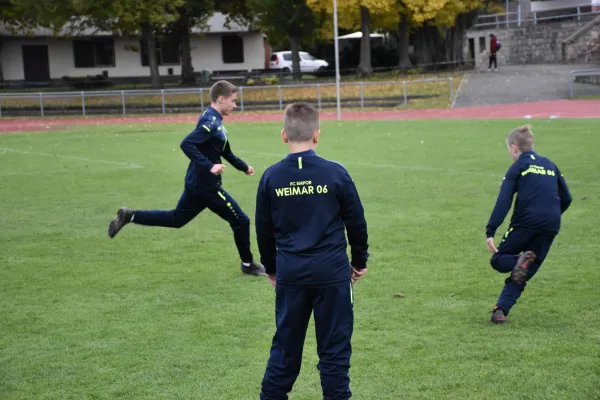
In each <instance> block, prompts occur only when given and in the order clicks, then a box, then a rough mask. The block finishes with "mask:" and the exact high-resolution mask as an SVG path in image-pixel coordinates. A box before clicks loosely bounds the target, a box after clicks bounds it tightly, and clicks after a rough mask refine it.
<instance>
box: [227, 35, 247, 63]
mask: <svg viewBox="0 0 600 400" xmlns="http://www.w3.org/2000/svg"><path fill="white" fill-rule="evenodd" d="M221 48H222V52H223V63H225V64H241V63H243V62H244V38H243V37H241V36H222V37H221Z"/></svg>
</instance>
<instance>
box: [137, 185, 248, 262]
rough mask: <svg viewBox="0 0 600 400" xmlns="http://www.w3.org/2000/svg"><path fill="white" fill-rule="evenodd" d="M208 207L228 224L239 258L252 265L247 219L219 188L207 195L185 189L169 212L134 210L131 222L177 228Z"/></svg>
mask: <svg viewBox="0 0 600 400" xmlns="http://www.w3.org/2000/svg"><path fill="white" fill-rule="evenodd" d="M206 208H208V209H209V210H211V211H212V212H214V213H215V214H217V215H218V216H219V217H221V218H223V219H224V220H225V221H227V222H228V223H229V225H230V226H231V229H232V230H233V237H234V239H235V244H236V246H237V249H238V252H239V254H240V258H241V259H242V261H243V262H252V261H253V259H252V252H251V251H250V218H248V216H247V215H246V214H245V213H244V212H243V211H242V209H241V208H240V206H239V205H238V203H237V202H236V201H235V200H234V198H233V197H231V195H229V193H227V192H226V191H225V190H223V189H222V188H219V189H218V190H216V191H214V192H211V193H194V192H193V191H190V190H189V189H187V188H186V189H185V190H184V192H183V194H182V195H181V198H180V199H179V202H178V203H177V206H176V207H175V209H173V210H169V211H163V210H141V211H135V213H134V217H133V223H135V224H138V225H147V226H162V227H166V228H181V227H182V226H184V225H186V224H187V223H188V222H190V221H191V220H192V219H194V218H195V217H196V216H197V215H198V214H199V213H201V212H202V211H203V210H204V209H206Z"/></svg>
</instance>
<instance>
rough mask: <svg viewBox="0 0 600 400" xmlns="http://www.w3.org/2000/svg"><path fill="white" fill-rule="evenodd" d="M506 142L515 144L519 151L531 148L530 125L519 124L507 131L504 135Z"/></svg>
mask: <svg viewBox="0 0 600 400" xmlns="http://www.w3.org/2000/svg"><path fill="white" fill-rule="evenodd" d="M506 143H507V144H508V145H509V146H510V145H511V144H514V145H516V146H517V148H518V149H519V151H521V152H525V151H531V150H533V132H532V131H531V125H523V126H520V127H518V128H517V129H515V130H514V131H512V132H511V133H509V134H508V136H507V137H506Z"/></svg>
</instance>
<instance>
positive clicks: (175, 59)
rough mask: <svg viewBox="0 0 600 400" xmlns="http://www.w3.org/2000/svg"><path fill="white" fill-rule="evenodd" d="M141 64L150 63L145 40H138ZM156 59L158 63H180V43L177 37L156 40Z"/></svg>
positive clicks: (146, 64)
mask: <svg viewBox="0 0 600 400" xmlns="http://www.w3.org/2000/svg"><path fill="white" fill-rule="evenodd" d="M140 49H141V51H140V53H141V55H142V66H144V67H147V66H148V65H150V61H149V60H148V48H147V46H146V42H144V41H143V40H142V41H140ZM156 60H157V62H158V65H179V64H180V63H181V45H180V43H179V40H178V39H177V38H168V37H167V38H164V39H162V40H156Z"/></svg>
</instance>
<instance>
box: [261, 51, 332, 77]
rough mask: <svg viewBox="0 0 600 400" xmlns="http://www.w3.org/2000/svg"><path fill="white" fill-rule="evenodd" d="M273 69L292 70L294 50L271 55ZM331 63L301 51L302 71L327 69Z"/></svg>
mask: <svg viewBox="0 0 600 400" xmlns="http://www.w3.org/2000/svg"><path fill="white" fill-rule="evenodd" d="M270 66H271V69H281V70H283V72H292V52H291V51H278V52H276V53H273V54H272V55H271V64H270ZM328 66H329V64H328V63H327V61H325V60H318V59H316V58H315V57H313V56H312V55H310V54H308V53H306V52H304V51H301V52H300V71H301V72H317V71H323V70H325V69H326V68H327V67H328Z"/></svg>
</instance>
